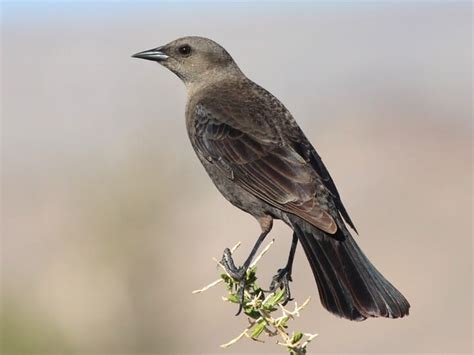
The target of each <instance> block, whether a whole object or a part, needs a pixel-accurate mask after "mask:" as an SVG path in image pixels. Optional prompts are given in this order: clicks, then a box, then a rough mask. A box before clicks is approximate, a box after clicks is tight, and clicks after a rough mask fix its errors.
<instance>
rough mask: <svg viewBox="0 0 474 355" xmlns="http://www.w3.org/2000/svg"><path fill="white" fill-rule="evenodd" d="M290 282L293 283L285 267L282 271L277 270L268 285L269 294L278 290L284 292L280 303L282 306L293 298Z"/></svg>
mask: <svg viewBox="0 0 474 355" xmlns="http://www.w3.org/2000/svg"><path fill="white" fill-rule="evenodd" d="M290 281H293V279H292V278H291V272H290V270H288V268H287V267H284V268H283V269H278V271H277V274H276V275H275V276H273V278H272V282H271V283H270V287H269V288H270V292H275V290H276V289H278V288H281V289H284V290H285V295H284V298H283V302H282V305H283V306H285V305H286V304H287V303H288V302H289V301H292V300H293V298H291V291H290Z"/></svg>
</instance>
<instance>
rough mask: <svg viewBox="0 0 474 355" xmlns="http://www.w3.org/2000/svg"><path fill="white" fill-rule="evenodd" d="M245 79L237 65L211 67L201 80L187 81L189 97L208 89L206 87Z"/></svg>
mask: <svg viewBox="0 0 474 355" xmlns="http://www.w3.org/2000/svg"><path fill="white" fill-rule="evenodd" d="M243 79H245V75H244V74H243V73H242V71H241V70H240V69H239V68H238V67H237V66H234V67H230V68H228V70H221V69H219V70H217V69H209V70H208V71H206V73H205V74H204V75H202V77H200V78H199V80H191V81H188V82H185V83H184V84H185V85H186V89H187V92H188V98H189V97H192V96H193V95H195V94H196V93H198V92H200V91H202V90H206V88H209V87H213V86H215V85H219V83H222V82H230V81H239V80H243Z"/></svg>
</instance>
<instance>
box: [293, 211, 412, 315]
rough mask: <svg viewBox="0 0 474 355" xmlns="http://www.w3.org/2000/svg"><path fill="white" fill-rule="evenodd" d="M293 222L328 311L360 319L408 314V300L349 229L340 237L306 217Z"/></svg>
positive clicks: (322, 301)
mask: <svg viewBox="0 0 474 355" xmlns="http://www.w3.org/2000/svg"><path fill="white" fill-rule="evenodd" d="M292 224H293V227H294V231H295V233H296V235H297V236H298V239H299V240H300V242H301V244H302V246H303V249H304V251H305V253H306V256H307V258H308V260H309V263H310V265H311V269H312V271H313V274H314V277H315V279H316V283H317V284H318V290H319V296H320V298H321V303H322V304H323V306H324V307H325V308H326V309H327V310H328V311H329V312H331V313H334V314H335V315H338V316H340V317H343V318H347V319H350V320H358V321H361V320H364V319H366V318H368V317H388V318H400V317H403V316H405V315H408V309H409V308H410V304H409V303H408V301H407V300H406V299H405V297H403V295H402V294H401V293H400V292H399V291H398V290H397V289H396V288H395V287H394V286H393V285H392V284H391V283H390V282H388V281H387V280H386V279H385V278H384V277H383V276H382V274H381V273H380V272H379V271H378V270H377V269H376V268H375V267H374V266H373V265H372V263H371V262H370V261H369V260H368V259H367V257H366V256H365V255H364V253H363V252H362V250H361V249H360V248H359V246H358V245H357V244H356V242H355V240H354V239H353V238H352V236H351V235H350V233H349V232H347V233H344V234H345V236H344V238H343V239H344V240H337V239H335V238H334V236H330V235H328V234H326V233H325V232H323V231H320V230H319V229H316V228H314V227H312V226H311V225H309V224H308V223H305V222H304V221H301V220H298V221H296V222H294V223H292Z"/></svg>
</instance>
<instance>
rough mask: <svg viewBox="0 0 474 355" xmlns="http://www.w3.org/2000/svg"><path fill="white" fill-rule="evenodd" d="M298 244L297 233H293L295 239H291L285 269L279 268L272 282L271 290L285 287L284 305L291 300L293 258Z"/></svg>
mask: <svg viewBox="0 0 474 355" xmlns="http://www.w3.org/2000/svg"><path fill="white" fill-rule="evenodd" d="M297 245H298V237H297V236H296V234H293V239H292V241H291V248H290V255H288V262H287V263H286V266H285V267H284V268H283V269H278V271H277V274H276V275H275V276H273V279H272V283H271V284H270V291H271V292H274V291H275V290H276V289H277V288H278V287H280V288H284V289H285V298H284V301H283V306H284V305H286V304H287V303H288V301H291V300H292V298H291V292H290V281H293V280H292V278H291V272H292V269H293V260H294V258H295V252H296V246H297Z"/></svg>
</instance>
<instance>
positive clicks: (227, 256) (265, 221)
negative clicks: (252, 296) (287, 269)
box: [221, 216, 273, 316]
mask: <svg viewBox="0 0 474 355" xmlns="http://www.w3.org/2000/svg"><path fill="white" fill-rule="evenodd" d="M258 221H259V222H260V226H261V227H262V233H261V234H260V236H259V237H258V239H257V242H256V243H255V245H254V246H253V248H252V251H251V252H250V254H249V256H248V257H247V260H245V262H244V264H243V265H242V266H241V267H237V266H235V263H234V259H233V258H232V254H231V252H230V250H229V248H225V250H224V254H223V255H222V260H221V263H222V265H223V266H224V268H225V269H226V271H227V273H228V274H229V275H230V276H231V277H232V278H233V279H234V280H236V281H239V282H240V285H239V291H238V294H239V300H240V302H239V310H238V312H237V314H236V316H237V315H239V314H240V312H241V311H242V308H243V306H244V293H245V286H246V281H247V270H248V268H249V266H250V264H251V263H252V260H253V258H254V257H255V254H257V251H258V248H259V247H260V245H261V244H262V242H263V241H264V239H265V237H266V236H267V235H268V233H270V230H271V229H272V224H273V219H272V218H271V217H270V216H266V217H263V218H259V219H258Z"/></svg>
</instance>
